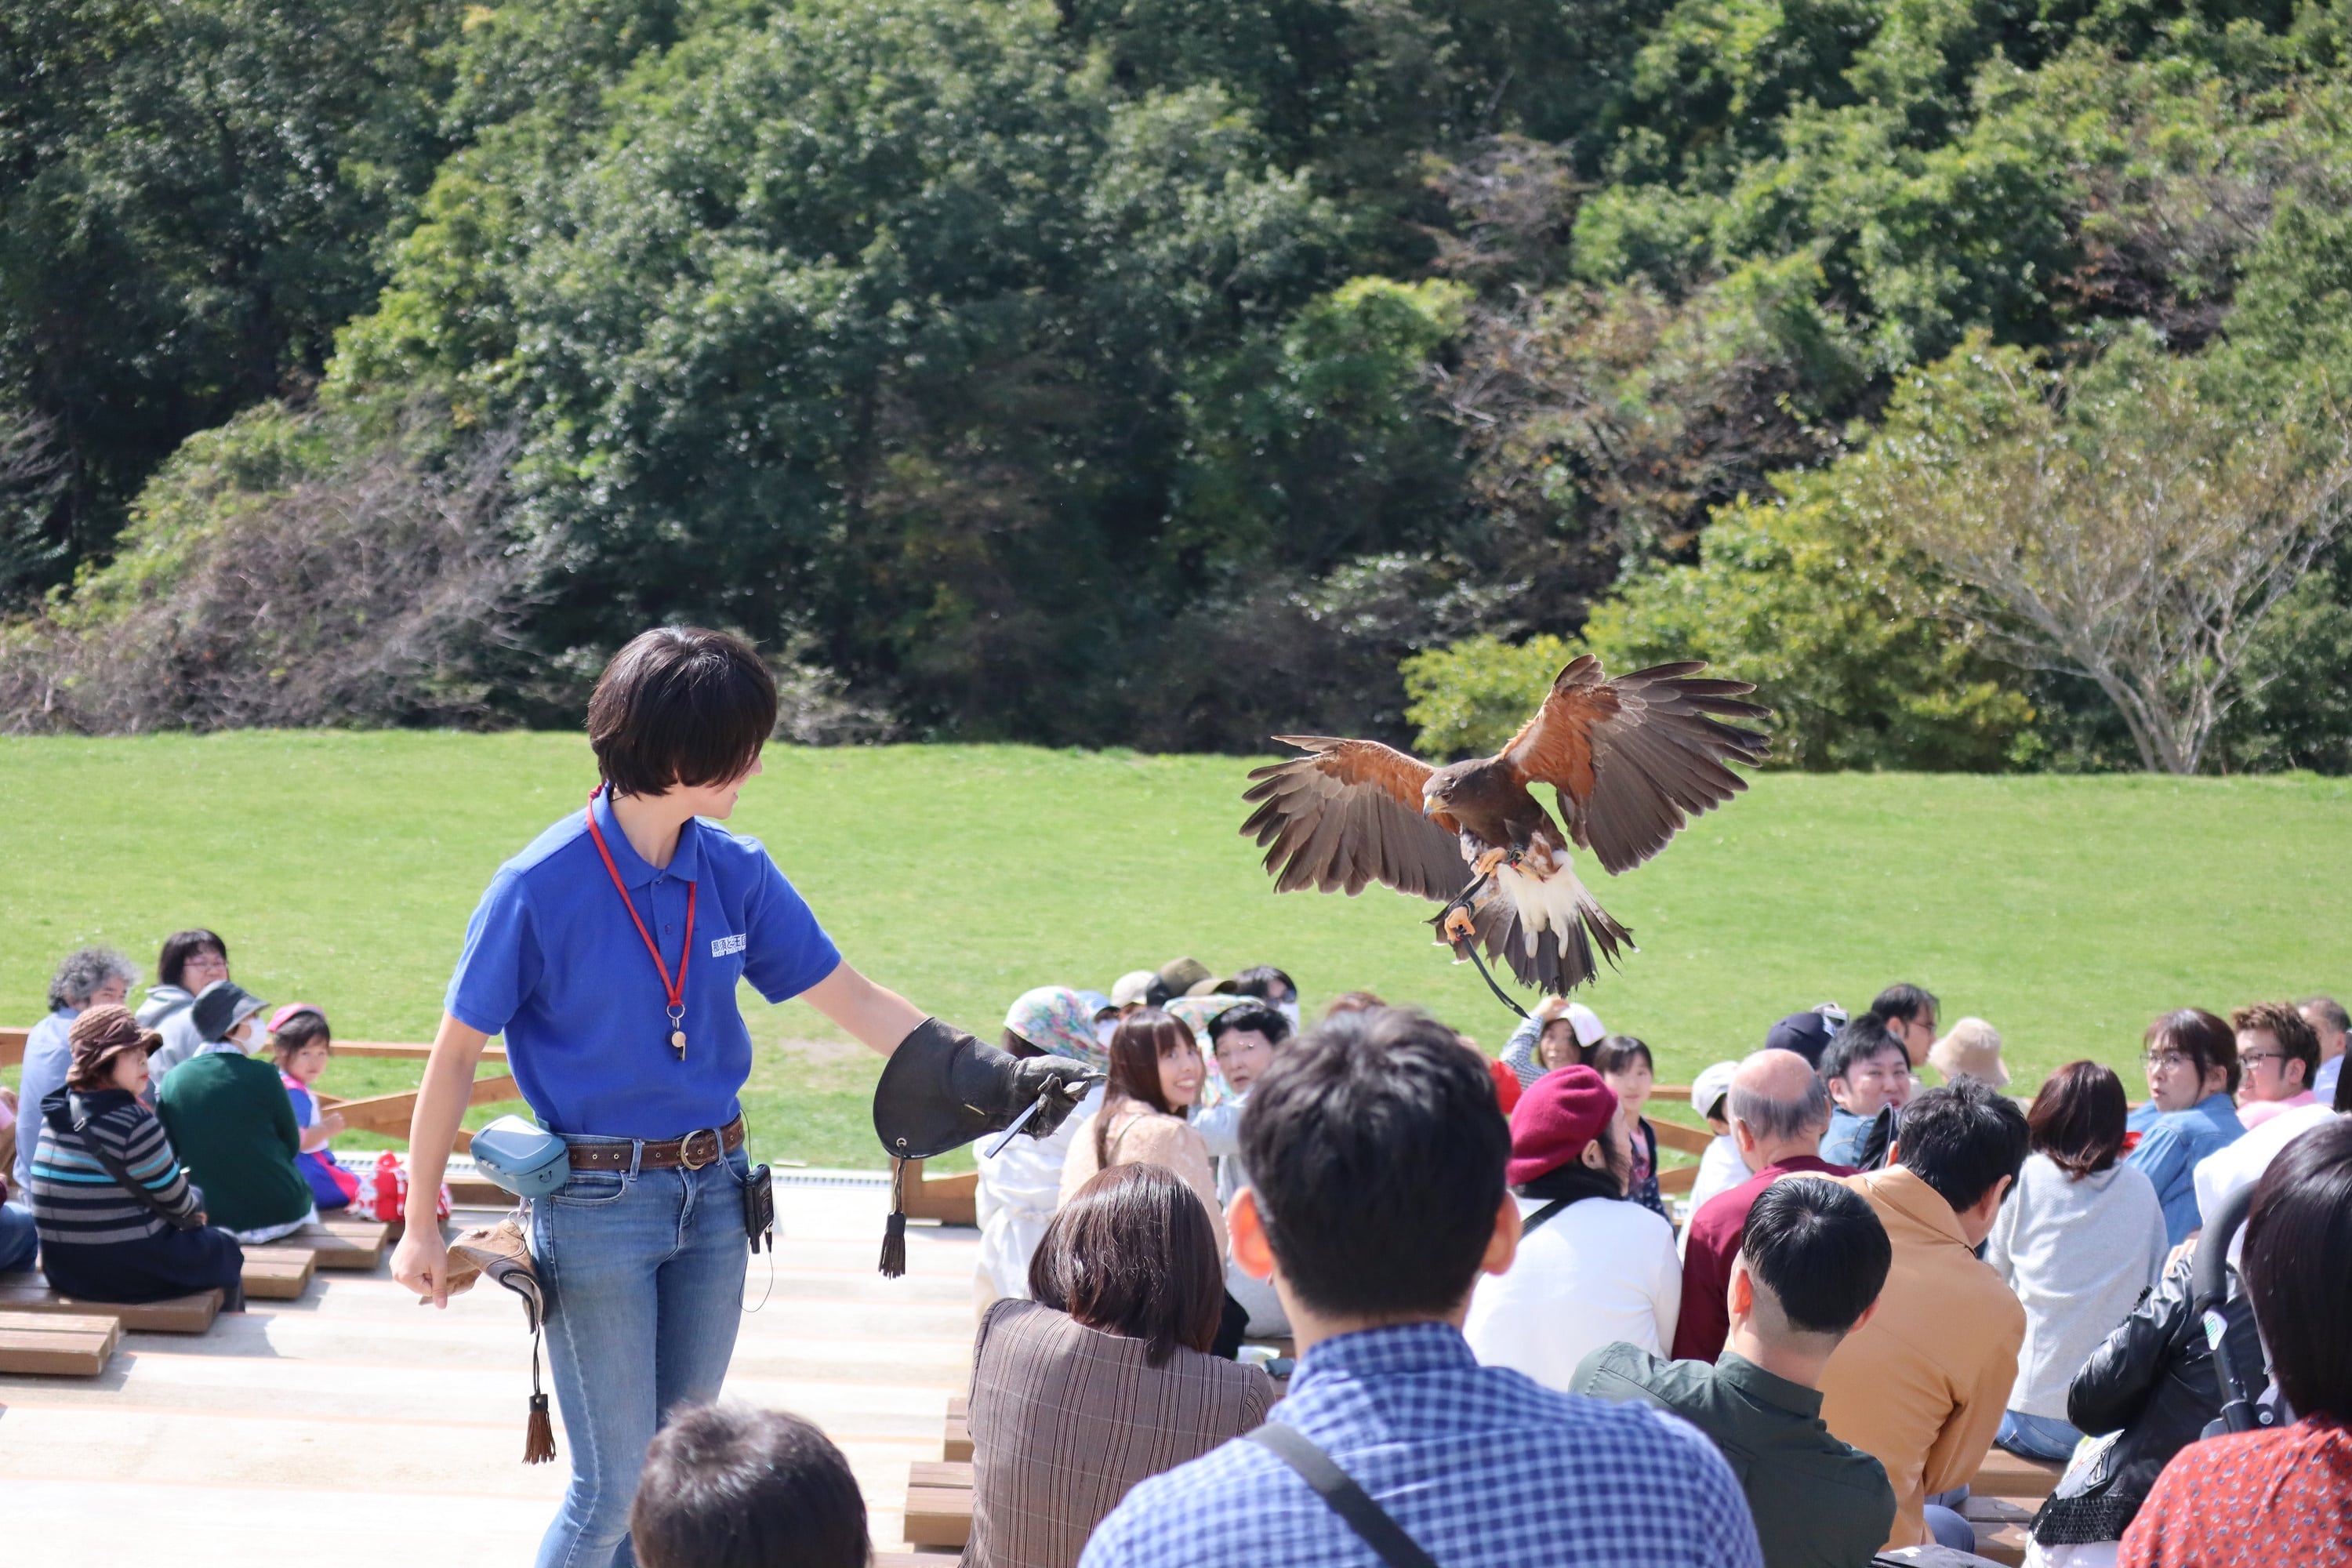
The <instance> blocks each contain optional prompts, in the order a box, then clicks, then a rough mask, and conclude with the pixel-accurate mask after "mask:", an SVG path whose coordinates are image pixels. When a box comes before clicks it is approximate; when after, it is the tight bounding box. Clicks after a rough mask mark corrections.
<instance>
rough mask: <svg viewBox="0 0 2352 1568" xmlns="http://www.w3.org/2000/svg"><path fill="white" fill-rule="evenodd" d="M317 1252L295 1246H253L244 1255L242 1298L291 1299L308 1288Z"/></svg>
mask: <svg viewBox="0 0 2352 1568" xmlns="http://www.w3.org/2000/svg"><path fill="white" fill-rule="evenodd" d="M318 1266H319V1262H318V1254H316V1253H314V1252H311V1251H310V1250H308V1249H307V1248H304V1247H252V1248H249V1249H248V1250H247V1253H246V1255H245V1299H246V1300H248V1301H292V1300H298V1299H299V1297H300V1296H301V1294H302V1292H303V1291H305V1290H308V1289H310V1275H311V1273H312V1271H314V1270H315V1269H316V1268H318Z"/></svg>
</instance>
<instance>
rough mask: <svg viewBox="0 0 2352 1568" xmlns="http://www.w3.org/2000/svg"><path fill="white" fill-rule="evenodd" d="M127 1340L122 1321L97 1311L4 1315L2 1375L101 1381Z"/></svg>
mask: <svg viewBox="0 0 2352 1568" xmlns="http://www.w3.org/2000/svg"><path fill="white" fill-rule="evenodd" d="M121 1342H122V1320H121V1319H120V1318H111V1317H100V1316H98V1315H97V1314H95V1313H66V1312H0V1372H5V1373H28V1374H38V1375H43V1376H49V1377H96V1376H97V1375H98V1374H99V1373H101V1372H104V1371H105V1370H106V1363H108V1362H110V1361H112V1360H113V1359H114V1348H115V1346H117V1345H119V1344H121Z"/></svg>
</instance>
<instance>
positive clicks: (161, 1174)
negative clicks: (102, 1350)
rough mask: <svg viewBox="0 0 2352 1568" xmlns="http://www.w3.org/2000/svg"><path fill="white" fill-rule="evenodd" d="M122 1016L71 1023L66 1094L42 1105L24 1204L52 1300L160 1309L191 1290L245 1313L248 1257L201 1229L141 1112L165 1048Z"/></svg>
mask: <svg viewBox="0 0 2352 1568" xmlns="http://www.w3.org/2000/svg"><path fill="white" fill-rule="evenodd" d="M162 1042H163V1037H161V1036H160V1035H158V1034H157V1033H156V1032H155V1031H154V1030H152V1029H146V1028H142V1027H141V1026H140V1025H139V1023H138V1020H136V1019H135V1018H133V1017H132V1016H131V1014H130V1013H129V1012H128V1011H127V1010H125V1009H123V1008H121V1007H92V1008H90V1009H89V1011H87V1012H85V1013H83V1014H82V1015H81V1016H79V1017H78V1018H76V1019H75V1020H74V1024H73V1031H72V1033H71V1035H70V1037H69V1045H70V1048H71V1051H72V1063H71V1066H70V1067H69V1068H68V1069H67V1074H66V1081H65V1086H64V1087H63V1088H62V1089H55V1090H53V1091H51V1092H50V1093H49V1094H48V1095H47V1097H46V1098H44V1099H43V1100H42V1101H41V1117H40V1123H41V1125H40V1143H39V1145H38V1147H37V1149H36V1150H35V1151H34V1153H33V1169H32V1178H33V1179H32V1184H31V1188H32V1190H31V1193H30V1196H31V1198H32V1204H33V1219H34V1222H35V1224H36V1225H37V1226H38V1227H39V1230H40V1237H41V1264H42V1268H44V1269H45V1270H46V1271H47V1275H48V1279H49V1284H50V1286H51V1288H53V1289H58V1290H60V1291H63V1292H64V1293H65V1294H67V1295H68V1296H79V1297H80V1298H82V1299H83V1300H89V1301H120V1302H126V1303H128V1302H134V1301H156V1300H164V1299H165V1298H167V1297H172V1296H184V1295H188V1294H191V1293H193V1292H195V1291H199V1290H214V1289H217V1290H220V1291H222V1292H224V1293H225V1297H226V1301H225V1304H226V1306H227V1308H228V1310H231V1311H237V1310H242V1309H243V1307H244V1304H245V1302H244V1291H243V1288H242V1286H241V1284H240V1277H241V1275H242V1273H243V1271H244V1268H245V1252H244V1249H243V1248H241V1247H238V1246H237V1244H236V1237H232V1236H230V1235H229V1234H228V1232H226V1231H225V1230H220V1229H216V1228H215V1227H213V1226H207V1225H206V1224H205V1195H204V1193H203V1191H202V1190H201V1189H199V1188H197V1187H196V1186H194V1184H191V1183H190V1182H189V1181H188V1178H187V1175H186V1173H184V1171H183V1170H182V1169H181V1168H180V1162H179V1157H178V1156H177V1155H176V1154H174V1153H173V1152H172V1141H171V1139H170V1138H169V1137H167V1136H166V1135H165V1133H164V1131H163V1122H161V1121H158V1120H156V1117H155V1113H154V1112H153V1111H152V1110H148V1109H147V1108H146V1107H145V1106H144V1105H142V1104H141V1103H140V1100H139V1096H140V1095H141V1094H142V1092H143V1091H144V1090H145V1089H146V1088H147V1054H148V1053H149V1052H150V1051H152V1050H153V1049H154V1048H155V1047H157V1046H158V1045H160V1044H162Z"/></svg>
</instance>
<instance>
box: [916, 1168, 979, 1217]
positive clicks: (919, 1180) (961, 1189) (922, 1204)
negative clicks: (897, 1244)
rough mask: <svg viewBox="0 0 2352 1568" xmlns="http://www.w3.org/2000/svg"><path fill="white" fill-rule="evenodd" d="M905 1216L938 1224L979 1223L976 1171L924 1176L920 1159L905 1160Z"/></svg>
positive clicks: (977, 1178) (977, 1175) (977, 1177)
mask: <svg viewBox="0 0 2352 1568" xmlns="http://www.w3.org/2000/svg"><path fill="white" fill-rule="evenodd" d="M907 1217H908V1219H935V1220H937V1221H939V1222H940V1224H941V1225H978V1224H979V1223H980V1173H979V1172H977V1171H966V1172H964V1173H962V1174H961V1175H956V1176H926V1175H924V1174H923V1163H922V1162H921V1161H920V1160H909V1161H908V1162H907Z"/></svg>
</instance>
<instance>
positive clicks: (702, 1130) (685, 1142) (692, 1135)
mask: <svg viewBox="0 0 2352 1568" xmlns="http://www.w3.org/2000/svg"><path fill="white" fill-rule="evenodd" d="M698 1138H708V1139H709V1140H710V1153H709V1157H708V1158H707V1159H701V1160H698V1159H696V1158H695V1157H694V1141H695V1140H696V1139H698ZM726 1152H727V1145H726V1142H725V1141H724V1140H722V1139H721V1138H720V1137H719V1130H718V1129H717V1128H715V1127H698V1128H697V1129H695V1130H694V1131H691V1132H689V1133H688V1134H687V1135H686V1136H685V1137H683V1138H681V1139H679V1140H678V1142H677V1160H678V1163H679V1164H681V1165H684V1166H685V1167H686V1168H687V1169H688V1170H689V1171H699V1170H700V1169H702V1167H703V1166H705V1165H715V1164H717V1163H719V1157H720V1156H721V1155H723V1154H725V1153H726Z"/></svg>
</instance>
